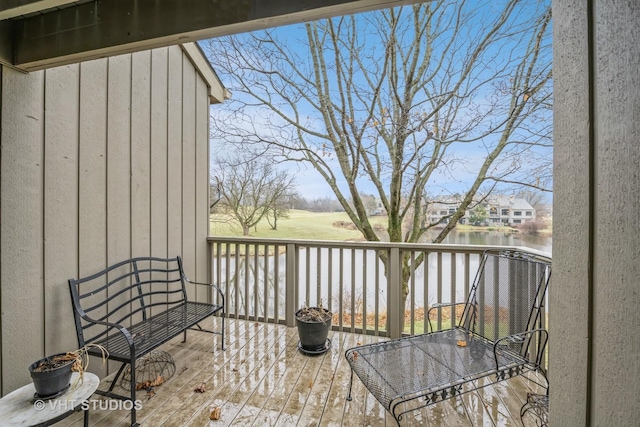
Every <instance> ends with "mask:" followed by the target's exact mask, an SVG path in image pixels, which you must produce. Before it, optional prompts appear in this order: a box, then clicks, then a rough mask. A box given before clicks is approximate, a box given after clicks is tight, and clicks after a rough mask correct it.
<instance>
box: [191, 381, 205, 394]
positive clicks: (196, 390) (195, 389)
mask: <svg viewBox="0 0 640 427" xmlns="http://www.w3.org/2000/svg"><path fill="white" fill-rule="evenodd" d="M193 391H195V392H196V393H204V392H205V391H207V388H206V387H205V383H204V382H203V383H202V384H200V385H199V386H198V387H196V388H194V389H193Z"/></svg>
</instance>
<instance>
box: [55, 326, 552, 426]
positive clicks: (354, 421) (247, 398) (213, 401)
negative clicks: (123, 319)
mask: <svg viewBox="0 0 640 427" xmlns="http://www.w3.org/2000/svg"><path fill="white" fill-rule="evenodd" d="M215 339H216V348H215V350H214V349H213V348H212V336H211V335H210V334H207V333H203V332H195V331H189V333H188V338H187V342H186V343H182V342H180V341H181V340H180V339H175V340H173V341H171V342H169V343H168V344H166V345H165V346H163V347H161V349H162V350H164V351H167V352H168V353H170V354H171V355H172V356H173V358H174V360H175V363H176V373H175V374H174V375H173V377H172V378H171V379H169V380H168V381H167V382H166V383H165V384H163V385H162V386H160V387H156V388H155V395H154V396H151V397H149V396H147V394H146V392H144V391H142V392H140V395H139V397H140V400H142V409H141V410H140V411H138V422H140V423H141V425H143V426H150V427H151V426H152V427H156V426H167V427H168V426H198V427H203V426H209V425H211V427H217V426H229V425H232V426H266V425H275V426H369V425H370V426H394V425H396V424H395V421H394V420H393V418H392V417H391V416H389V415H388V414H387V413H386V412H385V411H384V410H383V408H382V407H381V405H380V404H379V403H378V402H377V401H376V400H375V399H374V398H373V396H372V395H371V394H369V393H368V392H366V390H365V389H364V386H363V385H362V383H361V382H360V381H359V380H357V378H356V379H355V380H354V387H353V400H352V401H351V402H347V401H346V399H345V396H346V393H347V389H348V385H349V374H350V370H349V365H348V363H347V362H346V360H345V358H344V351H345V349H347V348H349V347H352V346H355V345H357V344H358V343H363V344H364V343H368V342H373V341H377V340H379V338H376V337H369V336H362V335H356V334H350V333H345V332H334V331H332V332H331V333H330V339H331V341H332V343H333V346H332V348H331V350H330V351H328V352H327V353H325V354H323V355H320V356H314V357H309V356H305V355H303V354H301V353H300V352H299V351H298V350H297V343H298V338H297V331H296V329H295V328H287V327H285V326H281V325H273V324H265V323H256V322H248V321H234V320H231V321H229V322H228V340H227V349H226V351H220V350H219V346H218V344H219V336H216V337H215ZM107 380H108V378H107ZM107 380H103V382H104V383H106V382H107ZM203 382H204V383H205V386H206V390H207V391H206V392H204V393H196V392H194V389H195V388H196V387H198V386H199V385H200V384H201V383H203ZM118 388H119V387H116V391H118V392H121V393H125V392H124V391H122V389H120V390H118ZM528 391H534V392H536V391H538V392H539V391H540V390H538V389H537V386H536V384H535V383H533V382H531V381H529V380H528V379H527V378H515V379H512V380H509V381H506V382H502V383H500V384H497V385H490V386H487V387H485V388H483V389H481V390H479V391H475V392H472V393H467V394H465V395H463V397H459V398H454V399H450V400H449V401H446V402H442V403H439V404H436V405H433V406H431V407H429V408H426V409H424V410H422V411H421V413H419V414H415V415H416V416H408V417H406V421H405V423H406V425H425V426H458V425H460V426H494V425H499V426H504V425H514V426H522V423H521V421H520V416H519V411H520V408H521V406H522V405H523V403H524V401H525V399H526V395H527V392H528ZM94 399H101V397H98V396H97V395H95V396H94ZM212 405H213V406H216V407H220V408H221V419H220V420H219V421H211V423H210V422H209V413H210V407H211V406H212ZM129 422H130V421H129V412H128V411H124V410H108V409H107V410H91V411H90V418H89V423H90V425H91V426H96V427H98V426H104V427H113V426H125V425H128V423H129ZM209 423H210V424H209ZM57 425H59V426H81V425H82V414H74V415H73V416H71V417H69V418H67V419H66V420H64V421H62V422H60V423H58V424H57Z"/></svg>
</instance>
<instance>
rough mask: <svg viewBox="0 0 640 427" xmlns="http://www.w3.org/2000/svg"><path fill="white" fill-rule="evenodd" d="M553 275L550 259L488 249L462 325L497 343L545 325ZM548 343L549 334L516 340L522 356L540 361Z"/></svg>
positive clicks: (481, 262) (470, 294)
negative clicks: (547, 336) (547, 294)
mask: <svg viewBox="0 0 640 427" xmlns="http://www.w3.org/2000/svg"><path fill="white" fill-rule="evenodd" d="M550 278H551V263H550V261H549V260H547V259H544V258H541V257H536V256H534V255H531V254H528V253H523V252H517V251H493V250H492V251H486V252H485V253H484V254H483V256H482V258H481V260H480V266H479V269H478V273H477V274H476V278H475V280H474V283H473V285H472V287H471V289H470V292H469V296H468V299H467V304H466V305H465V310H464V312H463V315H462V317H461V319H460V323H459V324H458V326H460V327H464V328H466V329H468V330H471V331H472V332H473V333H474V334H476V335H480V336H482V337H484V338H486V339H487V340H490V341H493V342H495V341H497V340H498V339H500V338H504V337H506V336H509V335H514V334H520V333H523V332H527V331H533V330H535V329H541V328H544V326H545V320H546V319H544V318H543V316H544V305H545V301H546V300H545V297H546V291H547V287H548V284H549V280H550ZM545 345H546V333H544V334H533V335H528V337H527V339H526V340H524V341H523V342H521V343H514V346H515V347H517V351H518V352H519V353H520V355H521V356H523V357H526V358H527V359H530V358H534V359H536V360H537V359H538V358H539V357H541V354H539V353H540V352H541V351H543V350H544V347H545Z"/></svg>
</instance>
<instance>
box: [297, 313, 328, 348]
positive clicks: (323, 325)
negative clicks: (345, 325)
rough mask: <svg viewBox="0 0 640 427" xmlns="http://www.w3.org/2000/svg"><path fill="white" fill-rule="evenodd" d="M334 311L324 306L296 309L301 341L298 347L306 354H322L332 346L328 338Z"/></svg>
mask: <svg viewBox="0 0 640 427" xmlns="http://www.w3.org/2000/svg"><path fill="white" fill-rule="evenodd" d="M331 316H332V313H331V312H330V311H329V310H327V309H326V308H323V307H306V306H305V307H303V308H301V309H300V310H298V311H296V325H297V327H298V336H299V337H300V343H299V344H298V348H299V349H300V351H302V352H303V353H305V354H322V353H324V352H326V351H327V350H329V348H331V341H330V340H328V339H327V337H328V335H329V329H331Z"/></svg>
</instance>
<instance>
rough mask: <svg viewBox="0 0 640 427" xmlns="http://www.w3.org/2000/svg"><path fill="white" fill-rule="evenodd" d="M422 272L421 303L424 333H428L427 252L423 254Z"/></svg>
mask: <svg viewBox="0 0 640 427" xmlns="http://www.w3.org/2000/svg"><path fill="white" fill-rule="evenodd" d="M422 256H423V261H422V271H424V273H423V278H422V279H423V284H422V285H423V289H422V295H423V297H422V301H423V302H422V303H423V306H424V315H423V322H424V331H425V332H429V331H428V329H429V252H423V253H422Z"/></svg>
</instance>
